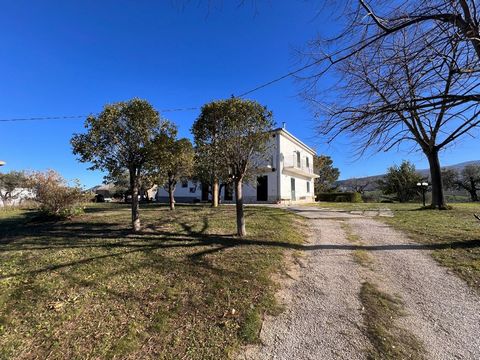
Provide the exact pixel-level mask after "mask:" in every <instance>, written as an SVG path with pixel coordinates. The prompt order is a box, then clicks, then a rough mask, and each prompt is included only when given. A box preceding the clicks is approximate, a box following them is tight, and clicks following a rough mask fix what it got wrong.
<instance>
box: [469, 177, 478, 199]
mask: <svg viewBox="0 0 480 360" xmlns="http://www.w3.org/2000/svg"><path fill="white" fill-rule="evenodd" d="M469 180H470V189H469V190H468V192H469V193H470V198H471V200H472V201H478V195H477V184H476V182H475V179H474V178H473V177H471V178H470V179H469Z"/></svg>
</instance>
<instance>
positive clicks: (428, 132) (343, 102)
mask: <svg viewBox="0 0 480 360" xmlns="http://www.w3.org/2000/svg"><path fill="white" fill-rule="evenodd" d="M422 31H424V29H422V28H421V27H420V26H417V27H416V28H413V27H412V28H409V29H405V30H402V31H398V32H396V33H395V34H394V35H392V36H391V37H390V38H388V39H384V41H383V42H382V43H377V44H375V46H374V45H372V46H370V47H367V48H364V49H362V50H361V51H358V52H357V53H355V54H354V55H352V56H350V57H349V58H348V59H346V60H345V61H343V62H342V63H339V64H338V66H336V67H335V69H336V70H337V71H338V73H339V74H340V76H341V80H342V82H341V83H339V85H338V87H337V92H335V94H336V97H335V98H334V99H332V101H331V102H330V103H329V104H325V101H322V102H321V103H320V102H319V101H318V97H317V94H316V93H314V92H306V93H305V94H304V95H305V96H306V99H307V100H309V101H310V102H311V103H312V104H313V105H314V106H316V107H317V111H318V112H317V114H323V115H325V116H326V118H325V120H324V121H322V122H321V123H320V124H319V127H318V129H319V131H320V133H321V134H323V135H327V136H329V139H330V141H332V140H333V139H335V138H336V137H337V136H339V135H340V134H348V135H350V136H352V137H353V138H354V139H356V141H357V146H358V150H359V154H362V153H364V152H365V151H367V149H369V148H372V147H373V148H376V149H378V150H382V151H388V150H390V149H392V148H394V147H397V146H399V145H400V144H402V143H403V142H405V141H410V142H412V143H413V144H414V146H415V147H416V148H417V149H420V150H422V151H423V153H424V154H425V155H426V157H427V159H428V161H429V165H430V177H431V181H432V206H433V207H436V208H444V207H445V205H446V204H445V198H444V195H443V189H442V177H441V168H440V160H439V152H440V151H441V150H442V149H444V148H445V147H447V146H448V145H451V144H453V143H454V142H455V141H456V140H457V139H459V138H461V137H462V136H465V135H467V134H472V131H474V130H475V129H476V128H477V127H478V126H479V125H480V119H479V115H480V107H479V102H478V99H477V97H478V95H475V94H472V93H474V92H475V89H476V88H477V87H478V86H479V85H480V83H479V82H478V79H477V74H476V71H475V69H474V67H473V65H475V64H476V63H477V60H476V58H475V59H473V60H472V57H471V48H472V45H471V43H469V42H465V41H463V39H462V37H461V36H460V35H461V34H458V32H457V33H454V34H449V35H448V36H447V37H446V39H448V41H447V42H445V43H441V44H438V43H435V44H433V43H432V42H431V41H429V34H425V33H424V34H423V35H421V34H420V33H422ZM445 31H447V32H449V31H451V30H449V29H445ZM420 35H421V36H420ZM419 36H420V38H421V39H424V41H423V42H420V41H418V40H417V38H418V37H419ZM314 81H316V79H315V80H314ZM339 93H340V94H341V95H340V96H338V94H339ZM318 106H319V107H318ZM318 109H320V110H321V111H319V110H318Z"/></svg>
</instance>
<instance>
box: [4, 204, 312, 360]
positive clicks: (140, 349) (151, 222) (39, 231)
mask: <svg viewBox="0 0 480 360" xmlns="http://www.w3.org/2000/svg"><path fill="white" fill-rule="evenodd" d="M234 211H235V210H234V207H232V206H223V207H220V208H219V209H211V208H209V207H205V206H178V207H177V209H176V210H175V211H174V212H170V211H169V210H167V208H165V207H160V206H147V207H144V208H143V209H142V212H141V216H142V220H143V231H142V232H141V233H139V234H132V233H131V232H130V230H129V220H130V213H129V208H128V206H126V205H121V204H98V205H97V206H93V205H92V206H90V207H89V208H88V209H87V212H86V214H85V215H84V216H81V217H78V218H75V219H73V220H70V221H64V222H48V223H46V222H40V221H37V220H35V214H34V213H32V212H28V211H15V212H5V211H0V358H1V359H3V358H8V359H22V358H42V359H44V358H51V359H59V358H62V359H65V358H69V359H72V358H73V359H75V358H77V359H88V358H131V359H144V358H159V359H223V358H228V357H229V356H231V355H232V354H233V353H234V352H235V350H236V349H238V347H239V346H240V345H241V344H244V343H251V342H255V341H257V339H258V333H259V329H260V326H261V319H262V315H263V314H264V313H266V312H268V313H278V311H279V310H280V309H279V306H278V304H276V302H275V299H274V293H275V290H276V286H275V284H274V283H273V282H272V280H271V275H272V274H273V273H274V272H276V271H281V270H282V266H283V264H284V262H283V259H284V253H285V251H286V249H290V248H293V249H295V248H298V247H299V246H298V244H300V243H302V241H303V240H302V239H303V238H304V237H305V236H304V234H303V233H302V231H301V230H300V229H301V228H302V227H301V224H302V222H303V221H304V220H302V219H301V218H299V217H297V216H295V215H293V214H290V213H287V212H285V211H282V210H279V209H272V208H259V207H251V208H247V210H246V216H247V231H249V235H248V237H247V238H246V239H241V240H240V239H238V238H236V237H234V236H233V235H232V234H234V233H235V214H234ZM296 225H298V226H296ZM295 244H296V245H295Z"/></svg>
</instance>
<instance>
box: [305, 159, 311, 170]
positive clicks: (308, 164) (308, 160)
mask: <svg viewBox="0 0 480 360" xmlns="http://www.w3.org/2000/svg"><path fill="white" fill-rule="evenodd" d="M305 161H306V165H307V168H309V167H310V158H309V157H308V156H307V157H306V158H305Z"/></svg>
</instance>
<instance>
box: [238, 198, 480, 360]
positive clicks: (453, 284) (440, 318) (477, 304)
mask: <svg viewBox="0 0 480 360" xmlns="http://www.w3.org/2000/svg"><path fill="white" fill-rule="evenodd" d="M290 209H291V210H292V211H295V212H297V213H298V214H299V215H302V216H305V217H307V218H310V219H311V220H310V224H311V229H312V235H311V239H310V243H309V244H307V245H306V246H305V253H306V258H305V265H304V268H303V269H302V275H301V276H300V278H299V279H298V280H297V281H295V282H294V283H293V284H291V285H290V286H289V287H288V288H287V289H286V290H285V292H286V294H285V296H284V297H285V298H286V299H288V301H287V302H286V311H285V312H283V313H282V314H281V315H280V316H278V317H267V318H266V319H265V322H264V325H263V328H262V332H261V340H262V344H263V346H259V347H255V348H251V349H249V350H248V352H247V354H246V355H245V356H243V358H246V359H285V360H287V359H289V360H290V359H296V360H301V359H364V358H365V357H366V351H367V350H368V349H369V348H371V346H372V345H371V344H370V342H369V340H368V338H367V337H366V335H365V331H364V324H363V317H362V304H361V303H360V300H359V291H360V287H361V285H362V282H363V281H367V280H368V281H374V282H375V283H377V284H379V286H380V287H381V289H382V291H384V292H386V293H388V294H392V295H399V296H400V297H401V298H402V300H403V302H404V304H405V311H406V315H405V316H403V317H401V318H400V319H399V320H398V324H396V325H399V326H401V327H402V328H404V329H406V330H407V331H409V332H410V333H412V334H414V335H415V336H416V337H417V338H418V339H419V340H420V341H421V342H423V345H424V347H425V350H426V352H427V353H426V354H425V357H426V358H427V359H480V297H479V296H478V295H477V294H476V293H475V292H473V291H472V290H471V289H469V288H468V287H467V285H466V284H465V283H464V282H463V281H462V280H460V279H459V278H457V277H456V276H455V275H453V274H451V273H450V272H449V271H448V269H446V268H444V267H441V266H440V265H438V264H437V263H436V262H435V261H434V260H433V259H432V258H431V257H430V255H429V253H428V250H425V248H423V247H422V246H420V245H418V244H415V243H413V242H412V241H411V240H410V239H408V238H407V237H406V236H405V235H404V234H403V233H401V232H399V231H396V230H394V229H393V228H391V227H390V226H388V225H385V224H383V223H381V222H379V221H377V220H375V219H374V218H372V217H369V216H368V214H352V213H348V212H334V211H329V210H324V209H318V208H315V207H291V208H290ZM342 224H344V225H343V226H342ZM345 224H348V225H347V226H348V227H349V229H350V230H349V231H350V232H352V233H353V234H355V235H356V236H357V237H359V238H360V239H361V242H362V245H361V248H362V249H365V250H367V251H368V253H369V254H370V256H371V257H372V259H373V264H372V266H371V269H365V268H364V267H362V266H361V265H359V264H358V263H356V262H355V261H354V260H353V257H352V252H353V251H354V249H355V248H356V247H355V246H352V243H350V242H349V241H348V239H347V234H346V233H345V230H344V229H345Z"/></svg>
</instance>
